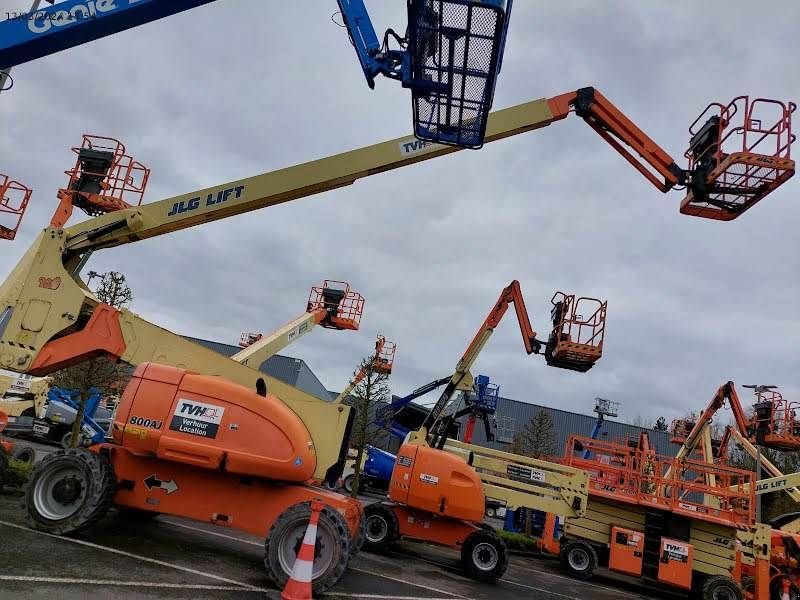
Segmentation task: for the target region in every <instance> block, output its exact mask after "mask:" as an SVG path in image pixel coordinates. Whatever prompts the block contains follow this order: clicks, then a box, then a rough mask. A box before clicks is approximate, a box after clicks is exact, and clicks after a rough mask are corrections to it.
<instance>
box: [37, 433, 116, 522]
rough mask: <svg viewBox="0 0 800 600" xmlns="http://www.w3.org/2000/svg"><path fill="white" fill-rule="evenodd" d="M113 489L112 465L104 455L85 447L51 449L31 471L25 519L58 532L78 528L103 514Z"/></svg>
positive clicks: (110, 499) (114, 479)
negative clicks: (50, 452)
mask: <svg viewBox="0 0 800 600" xmlns="http://www.w3.org/2000/svg"><path fill="white" fill-rule="evenodd" d="M115 492H116V478H115V477H114V469H113V468H112V466H111V463H110V462H109V460H108V458H106V457H105V456H103V455H100V454H97V453H95V452H90V451H89V450H86V449H84V448H73V449H70V450H60V451H58V452H53V453H52V454H49V455H48V456H46V457H45V458H44V459H42V461H41V462H39V464H37V465H36V466H35V467H34V469H33V473H31V478H30V481H29V482H28V485H27V487H26V490H25V506H26V508H27V513H28V515H27V517H28V522H29V523H30V525H31V526H32V527H33V528H34V529H40V530H42V531H47V532H49V533H55V534H58V535H63V534H66V533H73V532H76V531H80V530H81V529H85V528H87V527H90V526H91V525H93V524H94V523H96V522H97V521H98V520H100V519H101V518H102V517H103V516H104V515H105V514H106V512H107V511H108V508H109V507H110V506H111V501H112V500H113V499H114V494H115Z"/></svg>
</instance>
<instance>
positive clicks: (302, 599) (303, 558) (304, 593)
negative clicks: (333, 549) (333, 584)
mask: <svg viewBox="0 0 800 600" xmlns="http://www.w3.org/2000/svg"><path fill="white" fill-rule="evenodd" d="M323 508H324V504H322V502H320V501H318V500H312V501H311V519H310V520H309V521H308V529H306V535H305V536H304V537H303V545H302V546H300V552H298V553H297V558H296V559H295V561H294V566H293V567H292V576H291V577H289V581H287V582H286V587H285V588H283V592H281V599H282V600H311V597H312V588H311V575H312V573H313V572H314V544H315V543H316V541H317V523H319V513H320V512H322V509H323Z"/></svg>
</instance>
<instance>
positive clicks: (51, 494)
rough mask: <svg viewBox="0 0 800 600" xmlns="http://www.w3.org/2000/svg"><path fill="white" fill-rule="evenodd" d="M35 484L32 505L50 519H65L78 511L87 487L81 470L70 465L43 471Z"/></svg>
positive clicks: (84, 497)
mask: <svg viewBox="0 0 800 600" xmlns="http://www.w3.org/2000/svg"><path fill="white" fill-rule="evenodd" d="M35 485H36V487H35V489H34V493H33V505H34V507H35V508H36V511H37V512H38V513H39V514H40V515H41V516H43V517H44V518H45V519H49V520H51V521H60V520H62V519H66V518H68V517H71V516H72V515H74V514H75V513H76V512H78V510H79V509H80V508H81V506H82V505H83V502H84V500H85V499H86V490H87V488H88V487H89V486H88V482H87V481H86V476H85V475H84V473H83V471H81V470H80V469H79V468H77V467H73V466H71V465H63V466H61V467H54V468H52V469H50V470H47V471H45V472H44V473H42V475H40V476H39V479H38V480H37V481H36V484H35Z"/></svg>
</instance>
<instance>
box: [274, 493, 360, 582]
mask: <svg viewBox="0 0 800 600" xmlns="http://www.w3.org/2000/svg"><path fill="white" fill-rule="evenodd" d="M310 518H311V503H310V502H301V503H299V504H295V505H293V506H290V507H289V508H287V509H286V510H285V511H283V513H281V515H280V516H279V517H278V518H277V519H275V522H274V523H273V524H272V527H271V528H270V530H269V535H268V536H267V540H266V542H265V544H264V569H265V570H266V572H267V577H268V578H269V579H270V581H272V583H273V584H275V586H276V587H277V588H278V589H279V590H282V589H283V588H284V587H286V582H287V581H288V579H289V577H290V576H291V574H292V566H293V565H286V567H284V566H282V564H281V560H280V546H281V543H282V542H283V543H291V544H293V545H294V546H295V547H294V550H293V552H294V555H295V556H296V555H297V552H298V551H299V550H300V544H301V543H302V536H300V537H299V538H296V539H293V540H288V539H287V540H284V539H283V538H284V537H286V536H287V535H291V534H292V532H293V531H298V527H300V526H302V532H303V533H305V529H306V527H307V526H308V522H309V520H310ZM323 531H324V532H325V533H324V534H325V535H328V536H330V537H331V539H332V541H333V547H332V548H331V550H332V552H333V555H332V558H331V562H330V564H329V565H328V568H327V569H326V570H325V571H324V572H323V573H319V574H317V576H315V577H313V576H312V577H313V578H312V581H311V587H312V588H313V591H314V594H315V595H316V594H322V593H323V592H325V591H326V590H328V589H330V588H331V587H333V586H334V585H336V583H337V582H338V581H339V579H341V577H342V575H343V574H344V572H345V569H346V568H347V561H348V560H349V559H350V530H349V529H348V527H347V523H346V522H345V520H344V518H343V517H342V515H340V514H339V512H338V511H335V510H333V509H331V508H329V507H327V506H326V507H325V508H324V509H322V512H321V513H320V515H319V524H318V526H317V543H316V548H315V549H316V553H315V562H316V558H317V557H318V556H319V553H320V551H321V549H322V548H321V544H320V536H321V532H323ZM292 562H294V560H293V561H292Z"/></svg>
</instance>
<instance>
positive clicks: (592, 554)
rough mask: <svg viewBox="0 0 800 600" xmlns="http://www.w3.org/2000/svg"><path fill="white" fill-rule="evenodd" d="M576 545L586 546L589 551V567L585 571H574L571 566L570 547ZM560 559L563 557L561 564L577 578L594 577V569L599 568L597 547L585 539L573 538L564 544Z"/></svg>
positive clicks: (586, 578)
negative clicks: (568, 557)
mask: <svg viewBox="0 0 800 600" xmlns="http://www.w3.org/2000/svg"><path fill="white" fill-rule="evenodd" d="M574 547H581V548H584V549H585V550H586V551H587V552H588V553H589V567H588V568H587V569H586V570H585V571H582V572H578V571H574V570H573V569H572V568H571V567H570V566H569V561H568V559H567V555H568V554H569V551H570V549H571V548H574ZM560 559H561V566H562V567H563V568H564V570H565V571H566V572H567V573H569V574H570V575H572V576H573V577H576V578H577V579H583V580H588V579H591V578H592V575H593V574H594V571H595V569H596V568H597V563H598V560H597V552H596V551H595V549H594V548H593V547H592V545H591V544H589V543H587V542H584V541H583V540H571V541H569V542H567V543H566V544H564V545H563V546H561V555H560Z"/></svg>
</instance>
